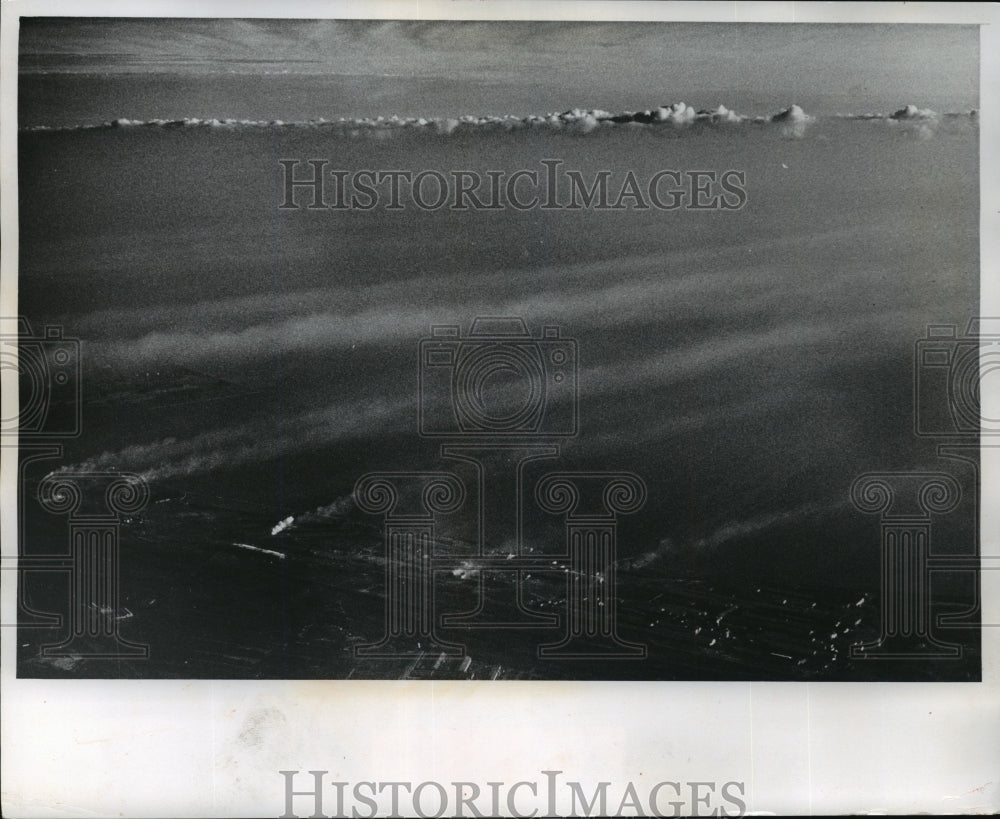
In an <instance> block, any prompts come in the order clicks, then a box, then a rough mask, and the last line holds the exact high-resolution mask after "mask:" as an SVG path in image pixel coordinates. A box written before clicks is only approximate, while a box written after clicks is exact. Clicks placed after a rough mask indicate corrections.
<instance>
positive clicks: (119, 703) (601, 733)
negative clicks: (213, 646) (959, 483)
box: [0, 0, 1000, 817]
mask: <svg viewBox="0 0 1000 819" xmlns="http://www.w3.org/2000/svg"><path fill="white" fill-rule="evenodd" d="M2 10H3V20H2V30H0V37H2V60H3V70H2V112H3V117H2V134H0V143H2V145H0V147H2V155H3V162H2V173H3V177H2V202H3V214H2V217H3V245H2V253H3V257H2V274H3V283H2V286H3V290H2V300H3V302H2V309H0V315H4V316H12V315H16V314H17V310H16V301H15V298H16V271H17V252H16V251H17V248H16V242H17V229H16V202H17V190H16V180H15V169H16V164H15V162H14V161H13V158H14V156H15V151H16V97H15V95H16V82H17V70H16V61H17V27H16V17H17V15H57V14H71V15H80V16H108V17H113V16H144V17H145V16H161V15H165V16H181V17H184V16H187V17H200V16H205V17H231V16H235V17H248V16H265V17H305V18H310V17H390V18H403V17H428V18H439V19H447V18H455V19H461V18H478V19H503V18H511V19H525V18H539V19H567V20H571V19H622V20H625V19H663V20H713V21H718V22H737V21H739V22H748V21H775V22H832V21H849V22H963V23H978V22H982V23H992V25H986V26H984V27H983V29H982V45H981V56H982V63H981V72H982V77H981V86H980V96H981V100H982V113H981V132H980V135H981V146H982V184H981V189H982V202H983V205H982V211H981V213H982V225H981V236H982V243H983V252H982V260H983V261H982V309H981V312H982V315H986V316H997V315H1000V287H998V285H997V279H998V275H997V274H998V269H997V259H998V255H997V248H996V242H995V237H996V236H998V235H1000V230H998V228H1000V224H998V223H1000V218H998V214H1000V194H998V191H1000V174H998V168H997V158H996V152H995V150H994V149H995V148H996V147H997V146H998V140H997V134H998V116H1000V111H998V109H997V107H996V106H995V104H994V101H995V100H997V99H1000V89H998V77H1000V71H998V61H1000V60H998V55H1000V36H998V34H997V32H996V30H995V29H996V25H997V23H998V22H1000V13H998V10H997V8H996V7H995V6H988V5H986V4H982V6H981V7H980V6H979V5H978V4H905V5H904V4H879V5H876V4H867V3H866V4H822V5H819V4H817V5H812V4H795V3H745V4H739V5H738V6H737V5H735V4H730V3H712V4H702V3H677V4H656V3H649V2H642V3H592V2H586V3H583V2H580V3H570V2H548V3H542V2H538V3H529V2H482V1H477V2H421V3H391V2H382V3H364V4H361V3H352V2H343V3H309V2H302V1H301V0H299V1H298V2H291V0H285V2H280V3H279V2H240V3H235V2H218V0H201V1H200V2H157V3H145V4H142V5H141V6H140V5H139V4H136V3H134V2H130V3H126V2H103V3H97V2H75V3H62V4H60V3H53V2H10V1H9V0H8V1H7V2H3V6H2ZM3 375H4V378H5V380H4V383H3V387H4V392H3V404H4V411H3V415H4V417H10V416H11V415H12V414H16V410H15V409H11V408H16V406H17V396H16V379H15V380H14V381H13V383H8V376H9V375H10V373H9V372H7V371H5V372H4V373H3ZM988 383H989V382H984V393H983V398H982V403H983V414H984V416H985V417H989V418H997V417H1000V396H998V395H997V394H996V391H995V390H994V391H993V392H991V393H987V392H986V391H985V389H986V386H985V385H986V384H988ZM993 386H994V387H995V386H996V385H995V383H994V384H993ZM4 454H5V456H6V455H7V454H8V453H4ZM13 461H14V459H13V457H5V458H4V460H3V464H2V482H3V483H2V503H3V509H2V511H3V515H2V524H0V525H2V538H3V553H4V554H5V555H6V554H9V553H15V552H16V547H15V540H16V539H15V532H16V521H15V519H14V514H15V511H16V509H15V498H16V484H15V480H14V479H15V464H14V462H13ZM982 469H983V480H984V496H983V503H982V507H983V515H984V519H983V525H982V536H983V553H984V554H985V555H1000V520H998V513H997V504H996V503H995V501H996V499H997V493H998V487H1000V450H991V449H984V450H983V453H982ZM989 563H992V565H994V566H997V567H998V569H1000V560H993V561H989ZM0 579H2V583H3V588H2V591H3V598H2V608H3V612H2V614H3V622H5V623H9V622H13V621H14V616H15V611H16V606H15V602H16V601H15V593H14V592H15V579H16V578H15V572H12V571H4V572H2V578H0ZM982 586H983V591H984V599H985V605H984V611H983V622H984V623H992V624H1000V570H998V571H985V572H983V577H982ZM2 631H3V635H2V636H3V645H2V686H3V700H2V743H3V748H2V750H3V756H2V765H3V770H2V774H3V776H2V787H3V813H4V815H5V816H118V815H123V816H135V817H139V816H277V815H279V814H280V813H281V812H282V811H283V809H284V785H283V780H282V778H281V777H280V776H279V774H278V773H277V771H278V770H280V769H292V770H295V769H298V770H302V771H307V770H311V769H321V770H328V771H329V772H330V774H329V776H328V777H327V779H339V780H344V781H349V782H357V781H361V780H375V781H390V780H408V781H412V782H419V781H423V780H436V781H440V782H443V783H449V782H452V781H455V780H466V781H474V782H478V783H480V784H482V785H483V786H484V787H485V783H486V782H488V781H504V782H506V783H512V782H514V781H516V780H520V779H526V780H529V781H535V782H543V781H544V777H543V776H542V774H541V773H540V772H541V771H542V770H547V769H556V770H562V771H563V772H564V774H563V777H564V779H572V780H578V781H580V782H583V783H584V784H585V785H586V783H592V784H591V786H590V787H589V788H585V790H588V791H592V790H593V783H596V782H598V781H599V780H610V781H612V782H613V783H615V786H614V787H613V788H612V792H618V793H620V792H621V789H622V788H623V787H624V786H625V785H626V784H627V782H629V781H633V782H636V783H637V786H638V784H639V783H645V787H648V786H649V785H651V784H653V783H655V782H658V781H661V780H672V781H678V782H685V781H711V780H715V781H717V782H724V781H727V780H743V781H745V782H746V794H745V798H746V801H747V803H748V808H749V810H750V811H754V812H771V813H777V814H783V813H847V812H861V813H864V812H876V813H877V812H888V813H913V812H918V811H928V812H941V813H977V812H982V813H993V812H996V811H997V810H1000V781H998V780H1000V651H998V647H1000V646H998V641H1000V627H993V628H984V630H983V679H984V682H983V683H982V684H933V685H928V684H901V685H889V684H884V685H883V684H871V683H866V684H839V683H818V684H816V683H813V684H807V683H783V684H777V683H753V684H747V683H614V684H610V683H534V682H533V683H525V682H520V683H518V682H495V683H476V682H464V681H463V682H454V683H448V682H417V683H413V682H360V681H345V682H212V681H195V682H184V681H163V682H156V681H143V682H136V681H123V682H105V681H85V680H58V681H35V680H17V679H16V678H15V676H14V673H15V643H14V637H15V635H14V633H13V632H14V630H13V629H9V628H4V629H3V630H2ZM254 726H256V728H254ZM248 728H250V729H251V730H247V729H248ZM297 784H298V785H299V786H300V787H307V786H308V785H309V779H308V778H307V775H305V774H303V775H302V776H301V777H300V779H299V780H298V781H297ZM665 799H666V797H665ZM539 802H541V803H544V802H543V800H539ZM308 803H309V800H308V799H303V800H301V801H300V802H298V803H297V804H298V805H299V807H298V808H297V810H298V811H299V813H300V815H306V814H307V813H308V812H310V811H307V810H306V808H307V805H308ZM525 803H527V800H525ZM404 804H406V803H405V802H404ZM714 804H718V801H716V802H715V803H714ZM327 812H328V813H332V812H333V805H332V804H330V803H329V802H328V807H327Z"/></svg>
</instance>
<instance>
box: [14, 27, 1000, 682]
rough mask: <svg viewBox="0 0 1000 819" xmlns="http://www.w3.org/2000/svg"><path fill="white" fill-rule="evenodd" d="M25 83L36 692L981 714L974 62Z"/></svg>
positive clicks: (779, 42)
mask: <svg viewBox="0 0 1000 819" xmlns="http://www.w3.org/2000/svg"><path fill="white" fill-rule="evenodd" d="M845 53H846V54H849V55H851V59H849V60H845V59H844V55H845ZM624 54H628V55H630V56H629V59H627V60H623V59H622V56H623V55H624ZM19 58H20V63H19V73H18V83H19V91H20V94H19V109H18V124H19V125H18V140H19V175H20V201H19V204H20V226H19V229H20V266H19V271H18V274H19V277H18V285H19V293H20V303H19V311H20V313H21V315H22V316H23V317H24V320H23V321H22V326H21V327H20V328H18V329H19V332H20V333H22V334H24V335H22V336H19V337H18V340H19V341H20V343H21V345H22V346H21V349H22V350H25V351H30V353H31V354H33V355H34V356H36V358H37V365H38V366H37V369H30V368H28V367H23V368H22V369H21V376H22V378H23V379H26V380H28V381H29V382H30V379H32V378H34V379H36V382H31V383H26V384H25V388H24V389H22V392H21V400H22V412H23V413H24V414H26V415H27V414H30V413H31V412H32V411H33V410H34V409H35V405H34V404H33V403H32V402H47V401H51V402H52V410H53V411H52V414H51V415H50V416H46V415H45V414H44V412H45V410H47V409H48V406H47V405H43V404H41V403H39V404H38V409H39V411H38V412H37V413H35V416H34V417H35V418H37V420H35V421H34V425H35V427H36V428H37V432H38V433H42V435H40V436H39V437H40V443H38V444H34V443H30V444H26V445H24V446H22V448H21V459H22V460H21V464H22V467H21V478H22V483H21V485H20V489H21V493H22V498H21V504H22V507H21V508H22V510H23V512H24V519H23V521H22V527H23V538H24V540H23V546H24V556H25V558H26V559H27V560H28V561H32V560H34V561H36V563H37V565H38V567H39V568H38V571H35V572H33V571H29V570H26V571H25V572H24V575H23V581H22V586H21V589H20V593H21V604H22V607H21V611H22V613H24V614H25V615H26V617H25V618H24V621H23V622H22V625H21V628H20V631H19V643H20V645H19V653H18V671H19V673H20V674H22V675H25V676H29V677H31V676H83V677H107V676H112V677H119V676H121V677H152V678H156V677H167V678H173V677H209V678H251V679H259V678H265V679H270V678H274V679H282V678H321V679H328V678H329V679H337V678H347V677H352V678H353V677H359V678H397V677H407V676H413V677H418V678H427V677H430V678H455V679H462V678H483V677H485V678H487V679H507V678H516V679H613V680H629V679H657V680H673V679H759V680H859V679H871V680H895V679H898V680H953V681H955V680H976V679H978V678H979V675H980V670H979V669H980V666H979V662H980V661H979V630H978V623H979V620H978V618H979V606H978V599H977V594H976V592H977V588H978V586H977V580H978V574H977V572H976V571H975V565H974V561H975V560H976V558H977V555H978V543H977V541H976V529H975V514H976V508H977V507H976V495H977V478H978V465H979V464H978V445H979V441H978V403H977V401H978V397H977V396H978V393H977V390H978V383H977V382H978V377H979V369H978V351H979V339H980V334H981V333H988V332H989V331H990V328H988V327H984V326H981V325H980V324H978V323H977V322H975V321H974V319H977V317H978V315H979V310H978V287H979V265H978V249H979V232H978V215H979V214H978V201H979V200H978V196H979V192H978V108H979V95H978V29H977V28H976V27H975V26H955V27H947V28H942V27H938V26H899V25H896V26H893V25H881V26H880V25H875V26H840V25H812V26H809V25H800V26H789V25H766V24H756V25H754V24H746V25H740V24H735V25H731V24H676V23H661V24H651V23H585V22H582V23H581V22H573V23H559V22H550V23H523V22H492V21H491V22H435V21H394V20H379V21H369V20H238V19H236V20H234V19H208V20H206V19H197V20H192V19H178V20H162V19H161V20H145V19H100V18H85V19H72V20H66V19H58V18H55V19H54V18H47V19H46V18H40V19H35V18H25V19H23V20H22V21H21V31H20V52H19ZM995 331H996V332H1000V327H998V328H995ZM47 334H48V335H47ZM994 337H995V338H998V339H1000V335H997V336H994ZM64 347H65V349H64ZM60 352H63V353H64V354H65V355H66V356H67V359H66V363H65V364H64V365H60V364H58V363H57V360H56V358H55V357H56V356H57V355H58V354H59V353H60ZM60 367H62V368H63V369H65V370H66V372H65V377H66V380H65V382H63V383H59V382H58V380H57V379H58V376H59V372H58V371H59V369H60ZM22 383H24V382H22ZM50 384H51V390H50V391H49V392H48V393H45V392H44V391H45V390H48V389H49V385H50ZM74 403H75V404H78V413H75V412H73V411H71V409H70V407H69V406H67V405H69V404H74ZM70 424H77V427H76V428H74V429H73V430H70V429H69V426H70ZM60 426H62V429H60ZM22 430H23V427H22ZM35 431H36V430H35V429H33V430H31V431H30V432H28V434H27V435H26V434H25V433H24V432H23V431H22V436H23V437H22V439H26V440H27V441H31V438H29V437H28V435H30V434H31V432H35ZM60 432H65V433H70V432H72V435H70V434H67V435H66V437H65V438H61V437H59V436H58V433H60ZM56 443H57V444H58V445H59V446H58V453H56V450H55V449H53V444H56ZM115 481H118V482H120V483H122V491H123V492H124V493H125V494H127V495H129V500H132V501H139V500H140V497H139V496H141V503H140V502H136V503H133V504H132V506H129V505H128V504H127V503H126V504H125V505H124V506H123V507H122V509H121V510H116V509H115V507H114V504H112V505H110V506H107V505H105V493H106V492H108V491H109V488H110V487H111V486H112V485H113V484H114V482H115ZM130 481H131V483H129V482H130ZM125 484H127V486H126V485H125ZM64 495H65V496H66V497H65V502H64ZM133 495H135V496H136V497H134V498H133V497H132V496H133ZM70 496H72V498H73V500H70ZM133 507H134V508H133ZM90 514H105V515H108V516H109V519H111V520H113V523H112V524H111V525H112V526H113V527H114V530H115V531H114V535H113V536H112V535H104V534H100V533H99V532H98V529H95V530H94V532H95V534H93V535H90V534H88V535H83V534H81V535H80V538H82V539H81V540H80V542H79V546H77V545H76V544H75V543H74V544H73V545H71V546H70V545H68V542H67V530H68V529H72V527H74V526H76V525H77V524H75V523H74V521H75V520H76V519H77V518H83V517H85V516H87V515H90ZM897 518H898V521H897ZM105 525H106V524H102V526H105ZM886 526H891V527H895V528H891V529H889V530H885V535H884V537H883V534H882V529H883V528H884V527H886ZM101 531H104V530H101ZM105 536H106V537H108V538H109V539H108V540H107V541H106V542H105V541H104V540H102V539H101V538H103V537H105ZM112 537H113V542H112V540H111V538H112ZM87 538H93V539H92V540H87ZM77 548H79V549H80V553H79V554H76V552H75V551H73V553H72V554H70V555H69V556H68V560H67V561H66V564H65V565H66V569H65V570H64V571H61V572H59V571H55V570H54V569H53V567H52V566H51V565H49V564H48V563H47V562H46V561H45V560H44V557H46V556H48V555H56V554H60V553H66V552H69V551H71V550H75V549H77ZM88 561H89V562H88ZM112 567H113V568H112ZM68 579H71V580H72V583H75V584H77V585H74V586H72V588H73V590H74V593H73V595H70V596H67V594H66V590H67V587H68V586H69V584H68V583H67V580H68ZM77 592H78V593H77ZM71 598H72V599H71ZM64 601H66V602H71V606H70V607H69V610H65V609H66V608H67V607H66V605H65V604H64ZM60 604H63V605H62V606H60ZM52 614H57V615H61V620H60V622H61V623H63V624H64V626H70V627H71V628H70V629H68V630H67V629H65V628H64V631H69V632H72V633H65V634H60V633H59V631H58V628H44V627H42V626H43V625H44V624H45V622H46V617H47V616H49V617H51V615H52Z"/></svg>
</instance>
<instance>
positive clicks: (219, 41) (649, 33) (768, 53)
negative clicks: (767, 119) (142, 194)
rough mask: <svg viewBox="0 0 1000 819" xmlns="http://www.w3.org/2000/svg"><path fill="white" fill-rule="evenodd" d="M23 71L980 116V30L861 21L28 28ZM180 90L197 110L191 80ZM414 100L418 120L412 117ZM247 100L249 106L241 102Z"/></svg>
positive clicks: (48, 22)
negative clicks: (908, 107)
mask: <svg viewBox="0 0 1000 819" xmlns="http://www.w3.org/2000/svg"><path fill="white" fill-rule="evenodd" d="M20 72H21V76H22V78H26V77H31V76H38V75H41V74H46V75H53V74H55V75H63V76H64V75H68V74H76V75H85V74H100V75H104V76H108V75H129V76H132V77H146V78H150V79H152V78H154V77H163V76H168V75H169V76H181V77H186V78H188V79H189V80H191V79H192V78H196V77H197V78H200V79H201V80H202V81H203V82H204V81H207V80H208V78H210V77H215V78H223V77H225V76H227V75H228V76H229V77H230V78H233V77H237V76H244V77H258V78H261V82H262V91H261V94H262V101H261V103H260V104H261V106H262V107H267V103H266V100H265V99H264V97H266V95H267V93H269V92H268V91H267V88H265V86H267V85H268V83H269V82H270V81H269V80H267V79H266V78H268V77H275V76H278V77H280V76H300V77H303V81H304V87H309V88H316V87H317V86H316V82H317V81H320V80H325V81H327V82H329V83H336V82H340V83H342V84H343V87H344V88H345V89H350V93H345V95H344V98H345V99H350V100H351V102H350V105H349V106H347V108H350V109H351V110H347V108H345V114H346V115H348V116H352V115H366V114H371V115H375V114H386V115H388V114H393V113H409V114H414V113H427V114H430V115H440V114H454V115H459V114H463V113H518V114H526V113H536V112H538V113H544V112H546V111H547V110H555V109H559V108H560V106H561V107H563V108H566V107H574V106H579V107H606V108H611V109H615V108H617V109H625V108H629V107H633V108H635V107H650V106H654V105H659V104H662V103H665V102H676V101H678V100H683V101H685V102H689V103H690V104H693V105H695V106H699V107H701V106H714V105H717V104H719V103H724V104H727V105H729V106H731V107H735V108H737V110H742V111H745V112H747V113H754V114H759V113H767V112H768V110H771V109H773V108H774V107H775V106H784V105H787V104H790V103H791V102H797V103H798V104H801V105H803V106H804V107H807V110H808V108H812V109H813V110H815V111H816V112H817V113H837V112H843V113H863V112H866V111H870V110H884V109H886V108H892V107H893V106H895V107H900V106H902V105H905V104H907V103H911V102H912V103H914V104H917V105H919V106H921V107H937V108H944V109H946V110H968V109H969V108H971V107H978V30H977V29H976V27H973V26H924V25H894V26H893V25H868V24H853V25H847V24H843V25H841V24H838V25H790V24H778V25H764V24H739V25H736V24H697V23H694V24H692V23H608V22H601V23H565V22H528V23H524V22H522V23H516V22H476V21H469V22H438V21H338V20H307V21H290V20H233V19H224V20H219V19H198V20H192V19H161V20H142V19H88V18H78V19H58V18H24V19H22V20H21V34H20ZM459 86H460V87H461V89H462V91H461V92H459V91H457V90H456V88H457V87H459ZM26 87H27V88H28V90H29V91H30V90H31V88H32V87H33V86H31V85H30V82H29V83H28V84H27V85H26ZM187 88H188V90H186V92H185V93H186V94H187V96H188V98H192V97H194V98H195V99H192V100H191V102H192V105H194V106H195V107H197V104H198V99H197V98H199V97H200V92H198V91H197V85H189V86H188V87H187ZM192 88H193V89H195V90H193V91H192V90H190V89H192ZM394 89H396V90H395V91H394ZM367 91H370V94H369V96H370V98H371V104H372V109H371V110H367V111H361V110H355V109H356V108H358V107H363V106H364V101H365V96H366V92H367ZM206 93H208V92H206ZM358 97H360V99H357V98H358ZM477 97H478V99H479V105H478V107H477V108H475V109H474V110H445V109H449V108H451V107H452V106H454V105H459V104H461V105H469V104H474V103H475V101H476V99H477ZM417 103H419V105H420V106H421V107H422V108H423V109H424V110H422V111H414V110H413V106H414V105H415V104H417ZM248 105H249V106H250V107H252V102H251V101H250V100H248ZM546 105H548V106H553V107H552V108H551V109H550V108H548V107H546ZM539 106H541V110H539ZM500 108H506V109H510V108H513V109H514V110H498V109H500ZM759 108H763V109H766V110H757V109H759ZM859 108H860V109H861V110H859ZM893 110H894V108H893ZM94 113H95V115H96V114H99V113H101V112H99V111H95V112H94ZM191 114H192V112H185V113H182V114H181V115H191ZM248 114H249V112H248ZM119 115H121V116H127V113H126V112H120V113H119ZM164 115H167V112H164ZM205 115H208V116H211V115H213V114H211V113H209V112H207V111H206V112H205ZM215 115H220V116H221V115H223V114H221V113H218V114H215ZM342 115H344V114H342Z"/></svg>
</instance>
